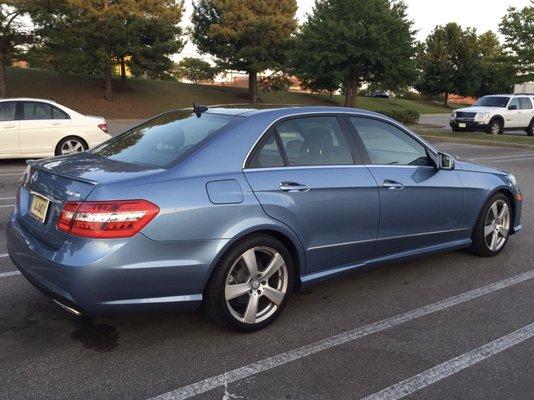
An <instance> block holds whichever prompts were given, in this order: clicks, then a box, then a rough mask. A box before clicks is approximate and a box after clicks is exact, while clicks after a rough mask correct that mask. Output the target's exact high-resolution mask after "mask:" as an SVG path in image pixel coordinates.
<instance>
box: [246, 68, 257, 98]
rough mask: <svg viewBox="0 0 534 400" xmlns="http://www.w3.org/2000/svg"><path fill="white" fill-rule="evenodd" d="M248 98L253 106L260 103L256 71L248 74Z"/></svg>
mask: <svg viewBox="0 0 534 400" xmlns="http://www.w3.org/2000/svg"><path fill="white" fill-rule="evenodd" d="M248 97H249V98H250V101H251V103H252V104H255V103H256V102H257V101H258V73H257V72H256V71H251V72H249V73H248Z"/></svg>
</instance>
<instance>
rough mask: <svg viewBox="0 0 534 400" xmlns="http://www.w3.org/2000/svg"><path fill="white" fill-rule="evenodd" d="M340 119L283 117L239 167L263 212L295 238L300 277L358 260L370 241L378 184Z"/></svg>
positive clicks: (370, 249)
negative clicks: (302, 262) (302, 259)
mask: <svg viewBox="0 0 534 400" xmlns="http://www.w3.org/2000/svg"><path fill="white" fill-rule="evenodd" d="M342 123H343V122H342V120H341V119H340V118H339V117H338V116H336V115H321V116H300V117H296V118H289V119H286V120H284V121H282V122H280V123H278V124H277V125H276V127H275V128H273V129H271V130H270V131H269V132H267V134H265V135H264V137H263V138H262V140H261V141H260V142H259V143H258V145H257V147H256V148H255V149H254V151H253V152H252V153H251V156H250V157H249V160H248V162H247V165H246V168H245V170H244V173H245V176H246V178H247V180H248V182H249V184H250V186H251V187H252V190H253V191H254V193H255V195H256V197H257V198H258V200H259V202H260V203H261V205H262V207H263V209H264V210H265V212H266V213H267V214H268V215H269V216H271V217H272V218H274V219H276V220H278V221H280V222H282V223H284V224H285V225H287V226H289V227H290V228H291V229H292V230H293V231H294V232H295V233H296V234H297V235H298V237H299V239H300V240H301V243H302V245H303V246H304V248H305V250H306V264H307V265H306V271H305V272H306V273H307V274H313V273H316V272H318V271H321V270H325V269H328V268H333V267H339V266H345V265H354V264H357V263H359V262H361V261H363V260H366V259H368V258H369V257H370V256H371V255H372V253H373V248H374V245H375V242H376V235H377V228H378V189H377V186H376V183H375V181H374V179H373V177H372V175H371V174H370V172H369V170H368V169H367V168H365V166H363V165H362V163H361V158H360V157H359V155H358V154H357V153H355V152H354V151H353V150H354V148H351V145H350V140H351V139H350V137H349V136H348V135H347V134H346V132H345V131H344V129H343V128H342ZM303 272H304V271H303Z"/></svg>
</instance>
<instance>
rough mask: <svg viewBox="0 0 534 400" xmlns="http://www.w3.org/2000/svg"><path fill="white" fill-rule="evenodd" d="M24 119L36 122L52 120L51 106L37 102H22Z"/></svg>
mask: <svg viewBox="0 0 534 400" xmlns="http://www.w3.org/2000/svg"><path fill="white" fill-rule="evenodd" d="M24 119H25V120H38V119H53V118H52V106H51V105H50V104H47V103H39V102H30V101H25V102H24Z"/></svg>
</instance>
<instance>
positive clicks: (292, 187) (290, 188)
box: [280, 182, 309, 192]
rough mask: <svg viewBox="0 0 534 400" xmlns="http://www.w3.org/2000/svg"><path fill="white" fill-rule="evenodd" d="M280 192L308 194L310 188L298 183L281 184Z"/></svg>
mask: <svg viewBox="0 0 534 400" xmlns="http://www.w3.org/2000/svg"><path fill="white" fill-rule="evenodd" d="M280 190H281V191H282V192H306V191H307V190H309V188H308V186H306V185H302V184H300V183H296V182H280Z"/></svg>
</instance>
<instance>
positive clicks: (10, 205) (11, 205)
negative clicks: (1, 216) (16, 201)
mask: <svg viewBox="0 0 534 400" xmlns="http://www.w3.org/2000/svg"><path fill="white" fill-rule="evenodd" d="M8 207H13V204H8V205H6V206H0V208H8Z"/></svg>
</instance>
